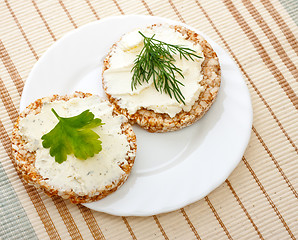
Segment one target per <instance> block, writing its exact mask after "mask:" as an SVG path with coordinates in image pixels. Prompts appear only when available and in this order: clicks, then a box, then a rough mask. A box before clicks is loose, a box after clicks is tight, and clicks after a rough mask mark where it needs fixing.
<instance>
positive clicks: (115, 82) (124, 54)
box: [103, 25, 204, 117]
mask: <svg viewBox="0 0 298 240" xmlns="http://www.w3.org/2000/svg"><path fill="white" fill-rule="evenodd" d="M138 31H141V32H142V33H143V34H144V35H145V36H147V37H151V36H153V35H154V38H155V39H158V40H160V41H163V42H166V43H170V44H176V45H183V46H184V47H188V48H190V49H193V50H195V51H196V54H197V55H199V56H201V57H202V58H195V61H192V60H187V59H185V58H182V59H180V57H179V55H174V56H173V57H174V58H175V63H174V64H175V66H176V67H178V68H180V69H181V70H182V73H183V76H184V78H182V77H181V76H180V75H176V79H177V80H179V81H180V82H182V83H183V84H184V86H180V89H181V92H182V94H183V96H184V97H185V105H184V104H183V103H178V102H177V101H176V99H175V98H170V96H169V95H167V94H165V93H160V92H158V91H157V90H156V89H155V87H154V84H153V80H152V79H150V80H149V83H143V84H142V85H138V86H137V88H136V89H134V90H132V88H131V79H132V74H133V73H132V72H131V69H132V67H133V65H134V60H135V59H136V57H137V55H138V54H139V53H140V51H141V49H142V48H143V46H144V44H143V37H142V36H141V35H140V34H139V33H138ZM203 61H204V55H203V53H202V48H201V46H200V45H199V44H195V43H194V42H193V41H190V40H187V39H186V36H183V35H182V34H181V33H179V32H176V31H175V30H174V29H172V28H169V26H164V25H161V26H157V27H153V28H152V29H151V28H144V29H136V30H134V31H132V32H130V33H127V34H126V35H124V36H123V37H122V38H121V39H120V41H119V42H118V44H117V46H116V47H115V48H114V49H113V50H112V53H111V58H110V67H109V68H108V69H107V70H106V71H104V73H103V79H104V83H105V86H106V88H107V89H106V91H107V93H108V94H110V95H112V96H113V97H114V98H116V99H117V100H118V104H119V106H120V107H121V108H125V109H127V110H128V112H129V113H130V114H133V113H135V112H136V111H137V110H139V109H140V108H142V107H143V108H146V109H151V110H153V111H155V112H157V113H167V114H168V115H169V116H170V117H174V116H175V115H176V114H177V113H179V112H180V111H181V110H185V111H190V109H191V107H192V106H193V104H194V102H195V101H196V100H197V99H198V98H199V95H200V93H201V92H202V91H203V90H204V88H203V87H202V86H201V85H200V81H201V80H202V79H203V76H202V74H201V65H202V62H203Z"/></svg>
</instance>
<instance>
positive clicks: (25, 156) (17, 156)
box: [11, 92, 137, 204]
mask: <svg viewBox="0 0 298 240" xmlns="http://www.w3.org/2000/svg"><path fill="white" fill-rule="evenodd" d="M91 95H92V94H89V93H82V92H76V93H74V94H72V95H64V96H59V95H53V96H51V97H46V98H41V99H38V100H36V101H35V102H33V103H32V104H30V105H29V106H28V107H27V108H26V109H25V110H24V111H23V112H22V113H21V114H20V116H19V118H18V120H17V121H16V123H15V126H14V129H13V132H12V139H11V140H12V154H13V159H14V161H15V163H16V168H17V170H18V171H19V172H20V173H21V175H22V177H23V179H24V180H25V181H26V182H27V183H29V184H31V185H34V186H35V187H37V188H41V189H42V190H44V192H45V193H46V194H47V195H49V196H50V197H52V196H61V197H62V198H64V199H69V200H70V202H71V203H75V204H79V203H87V202H93V201H97V200H100V199H102V198H104V197H106V196H108V195H109V194H111V193H113V192H115V191H116V190H117V189H118V188H119V187H120V186H121V185H122V184H123V183H124V182H125V181H126V180H127V178H128V176H129V174H130V172H131V169H132V166H133V164H134V160H135V155H136V149H137V144H136V136H135V134H134V132H133V130H132V127H131V125H130V124H129V123H128V122H125V123H123V124H122V125H121V129H122V133H123V134H125V135H126V136H127V140H128V142H129V146H130V149H129V151H128V152H127V153H126V158H125V159H126V161H127V164H121V165H119V167H120V168H121V169H122V170H123V171H124V173H123V174H122V175H121V176H120V177H119V179H117V180H116V181H114V182H113V183H112V184H110V185H107V186H105V188H104V189H103V190H102V189H96V190H94V191H92V192H89V193H88V194H86V195H78V194H77V193H75V192H74V191H72V190H71V191H65V190H60V189H56V188H54V187H53V186H50V185H49V184H48V183H47V181H46V179H45V178H44V177H43V176H41V175H40V174H39V172H38V171H37V169H36V168H35V159H36V152H29V151H28V150H26V148H25V144H26V141H25V140H24V139H23V138H22V136H21V135H20V131H19V123H20V120H21V119H22V118H24V117H26V116H27V115H28V114H30V113H33V114H38V113H39V112H40V111H41V108H42V106H43V104H44V103H47V102H53V101H56V100H63V101H68V100H69V99H71V98H86V97H89V96H91ZM111 107H112V106H111ZM113 114H114V115H119V113H118V112H116V111H115V110H114V111H113Z"/></svg>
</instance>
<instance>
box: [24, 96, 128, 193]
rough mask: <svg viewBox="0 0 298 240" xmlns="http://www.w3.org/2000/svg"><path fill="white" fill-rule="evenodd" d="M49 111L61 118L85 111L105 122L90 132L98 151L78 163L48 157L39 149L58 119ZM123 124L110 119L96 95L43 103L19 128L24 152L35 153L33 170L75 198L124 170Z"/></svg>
mask: <svg viewBox="0 0 298 240" xmlns="http://www.w3.org/2000/svg"><path fill="white" fill-rule="evenodd" d="M51 108H54V109H55V111H56V112H57V113H58V114H59V115H60V116H62V117H72V116H76V115H78V114H80V113H81V112H83V111H85V110H87V109H89V110H90V111H91V112H92V113H93V114H94V115H95V117H97V118H100V119H102V122H103V123H105V124H104V125H102V126H99V127H96V128H94V129H93V131H95V132H96V133H97V134H98V135H99V136H100V140H101V141H102V151H101V152H99V154H96V155H94V157H91V158H88V159H87V160H80V159H77V158H76V157H74V155H68V156H67V160H66V161H65V162H63V163H61V164H59V163H57V162H56V161H55V159H54V158H53V157H51V156H50V153H49V149H46V148H43V147H42V140H41V137H42V135H44V134H46V133H48V132H49V131H51V130H52V129H53V128H54V126H55V125H56V124H57V123H58V119H57V118H56V117H55V116H54V114H53V113H52V112H51ZM125 121H126V118H125V117H124V116H116V117H115V116H112V107H111V106H110V104H109V103H108V102H107V101H102V100H101V99H100V98H99V97H97V96H91V97H87V98H73V99H70V100H69V101H67V102H65V101H54V102H51V103H44V104H43V106H42V109H41V112H40V113H38V114H37V115H34V114H29V115H27V116H26V117H25V118H23V119H22V120H21V121H20V124H19V129H20V134H21V135H22V137H23V139H24V140H26V141H27V142H28V143H27V144H26V149H27V150H28V151H31V152H33V151H36V161H35V167H36V169H37V170H38V171H39V173H40V175H42V176H43V177H44V178H45V179H48V180H47V182H48V184H49V185H50V186H53V187H55V188H57V189H59V190H61V191H67V190H73V191H74V192H75V193H77V194H79V195H85V194H87V193H90V192H91V191H95V190H98V189H104V187H105V186H106V185H109V184H112V182H113V181H115V180H117V179H119V177H120V176H121V175H123V174H124V171H123V170H122V169H121V168H120V167H119V164H120V163H124V164H127V161H126V160H125V157H126V154H127V152H128V151H129V150H130V147H129V143H128V141H127V137H126V135H125V134H123V133H122V130H121V124H122V123H123V122H125Z"/></svg>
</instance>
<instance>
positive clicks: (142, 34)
mask: <svg viewBox="0 0 298 240" xmlns="http://www.w3.org/2000/svg"><path fill="white" fill-rule="evenodd" d="M220 82H221V72H220V65H219V61H218V58H217V55H216V53H215V52H214V50H213V49H212V47H211V46H210V44H209V43H208V42H207V41H206V40H205V39H204V38H203V37H201V36H200V35H198V34H197V33H195V32H193V31H191V30H189V29H187V28H185V27H182V26H171V25H165V24H158V25H156V24H155V25H152V26H149V27H146V28H142V29H136V30H134V31H132V32H129V33H127V34H125V35H124V36H122V38H121V39H120V40H119V41H118V42H116V43H115V44H114V45H113V46H112V48H111V50H110V52H109V53H108V55H107V57H106V58H105V60H104V68H103V73H102V83H103V88H104V90H105V92H106V94H107V96H108V98H109V101H110V102H111V103H112V104H113V105H114V106H115V108H116V110H117V111H118V112H119V113H121V114H124V115H125V116H127V118H128V119H129V120H130V122H131V123H137V124H139V125H140V126H141V127H143V128H144V129H147V130H148V131H151V132H167V131H173V130H178V129H181V128H183V127H186V126H188V125H190V124H192V123H194V122H195V121H197V120H198V119H200V118H201V117H202V116H203V115H204V114H205V113H206V112H207V111H208V109H209V108H210V106H211V105H212V103H213V102H214V100H215V98H216V96H217V93H218V90H219V87H220Z"/></svg>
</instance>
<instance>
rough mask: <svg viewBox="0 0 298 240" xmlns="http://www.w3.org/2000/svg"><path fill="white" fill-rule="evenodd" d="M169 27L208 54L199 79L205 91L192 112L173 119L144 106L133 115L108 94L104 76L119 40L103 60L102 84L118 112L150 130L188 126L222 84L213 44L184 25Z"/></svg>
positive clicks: (132, 122)
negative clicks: (201, 78)
mask: <svg viewBox="0 0 298 240" xmlns="http://www.w3.org/2000/svg"><path fill="white" fill-rule="evenodd" d="M160 25H161V24H158V25H157V24H154V25H152V26H149V28H154V27H157V26H160ZM169 27H170V28H173V29H174V30H175V31H176V32H180V33H181V34H182V35H183V36H185V39H187V40H189V41H192V42H194V43H196V44H200V45H201V46H202V52H203V54H204V57H205V59H204V61H203V63H202V70H201V73H202V75H203V80H202V81H201V82H200V83H201V85H202V86H203V87H204V91H202V92H201V94H200V96H199V98H198V99H197V100H196V101H195V103H194V104H193V106H192V108H191V110H190V111H188V112H186V111H184V110H182V111H180V112H179V113H177V114H176V115H175V116H174V117H173V118H171V117H170V116H169V115H168V114H166V113H156V112H154V111H153V110H150V109H145V108H141V109H139V110H138V111H136V112H135V113H134V114H130V113H129V112H128V111H127V109H126V108H121V107H120V106H119V103H118V101H119V100H118V99H117V98H116V97H114V96H112V95H111V94H109V93H108V91H107V86H106V83H105V79H104V71H106V70H107V69H109V67H110V59H111V58H112V57H113V51H114V49H115V48H116V47H117V44H118V42H117V43H115V44H114V45H113V46H112V47H111V49H110V52H109V53H108V55H107V57H106V58H105V60H104V67H103V72H102V84H103V88H104V90H105V92H106V95H107V96H108V99H109V101H110V102H111V103H112V104H113V105H114V107H115V109H116V111H117V112H119V113H121V114H123V115H125V116H126V117H127V118H128V119H129V121H130V122H131V124H134V123H137V124H138V125H140V126H141V127H142V128H144V129H146V130H148V131H149V132H169V131H175V130H179V129H181V128H184V127H187V126H189V125H191V124H193V123H194V122H196V121H197V120H199V119H200V118H201V117H202V116H203V115H204V114H205V113H206V112H207V111H208V110H209V108H210V107H211V105H212V104H213V102H214V101H215V99H216V96H217V93H218V90H219V87H220V83H221V69H220V64H219V60H218V57H217V55H216V53H215V52H214V50H213V49H212V47H211V46H210V44H209V43H208V42H207V41H206V40H205V39H204V38H203V37H202V36H200V35H198V34H197V33H195V32H194V31H191V30H189V29H187V28H185V27H182V26H177V25H176V26H169Z"/></svg>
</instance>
